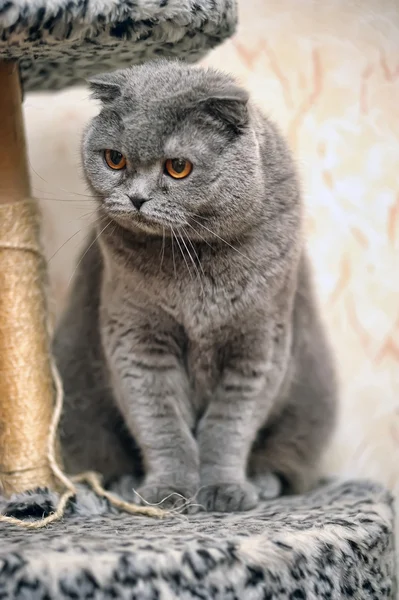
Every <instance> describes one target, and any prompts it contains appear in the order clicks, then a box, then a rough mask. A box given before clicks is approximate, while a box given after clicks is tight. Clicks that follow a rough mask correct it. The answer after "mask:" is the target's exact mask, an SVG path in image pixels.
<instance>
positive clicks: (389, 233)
mask: <svg viewBox="0 0 399 600" xmlns="http://www.w3.org/2000/svg"><path fill="white" fill-rule="evenodd" d="M206 62H207V63H209V64H212V65H216V66H218V67H221V68H223V69H225V70H228V71H230V72H233V73H235V74H236V75H237V76H238V77H239V78H240V79H241V81H242V82H243V83H244V84H246V85H247V86H248V87H249V89H250V90H251V91H252V93H253V94H254V96H255V98H256V99H257V101H258V103H259V104H260V105H261V106H262V107H263V109H264V110H265V112H266V113H268V114H269V115H270V116H271V117H272V118H273V119H274V120H275V121H277V122H278V124H279V125H280V127H281V128H282V130H283V131H284V132H285V133H286V135H287V136H288V138H289V141H290V143H291V145H292V148H293V150H294V152H295V155H296V157H297V161H298V166H299V169H300V171H301V174H302V181H303V189H304V193H305V198H306V207H307V215H306V218H307V237H308V244H309V249H310V253H311V256H312V258H313V263H314V268H315V272H316V280H317V284H318V289H319V297H320V304H321V306H322V310H323V313H324V316H325V321H326V325H327V327H328V329H329V331H330V335H331V339H332V342H333V345H334V348H335V350H336V354H337V360H338V365H339V370H340V378H341V385H342V412H341V423H340V427H339V430H338V433H337V436H336V440H335V443H334V445H333V448H332V450H331V452H330V453H329V455H328V457H327V467H328V470H329V471H334V472H338V473H341V474H343V475H349V474H350V475H359V476H371V477H374V478H377V479H379V480H380V481H382V482H383V483H385V484H386V485H388V486H389V487H390V488H391V489H392V490H394V491H396V493H397V494H398V496H399V253H398V250H399V182H398V163H399V108H398V107H399V6H398V4H397V2H396V0H383V1H381V0H363V1H358V2H354V1H351V0H329V1H328V0H324V1H323V2H319V1H317V0H301V1H300V2H298V0H267V1H266V0H242V1H241V25H240V29H239V32H238V34H237V36H236V37H235V39H233V40H231V41H230V42H228V43H227V44H225V45H224V46H223V47H221V48H219V49H218V50H216V51H214V53H213V54H212V55H211V56H210V57H209V58H208V59H207V61H206ZM95 111H96V107H95V106H94V105H93V104H92V103H91V102H89V100H88V93H87V90H85V89H79V90H73V91H67V92H64V93H62V94H58V95H53V96H52V97H51V98H49V97H47V96H45V95H40V96H30V97H28V98H27V99H26V100H25V112H26V118H27V129H28V141H29V148H30V162H31V165H32V169H34V170H32V180H33V186H34V191H35V194H36V196H38V197H41V198H43V201H42V204H43V208H44V214H45V228H44V242H45V246H46V253H47V255H48V257H49V258H50V268H51V283H52V289H53V297H54V307H55V308H56V309H58V310H59V309H60V307H61V305H62V302H63V299H64V296H65V292H66V290H67V287H68V283H69V280H70V276H71V273H72V271H73V264H74V261H75V258H76V253H77V251H78V249H79V248H80V245H81V243H82V240H84V238H85V236H86V235H87V232H88V230H89V224H90V222H91V221H92V220H93V216H92V215H91V214H90V212H91V211H92V207H91V205H90V203H89V201H88V200H89V199H88V198H87V197H86V196H85V194H87V193H88V192H87V190H86V188H85V186H84V184H83V183H82V180H81V175H80V167H79V138H80V134H81V130H82V128H83V127H84V124H85V123H86V121H87V120H88V118H89V117H90V115H92V114H93V113H95ZM71 236H73V237H71ZM54 253H56V254H55V256H53V255H54Z"/></svg>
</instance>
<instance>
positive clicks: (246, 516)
mask: <svg viewBox="0 0 399 600" xmlns="http://www.w3.org/2000/svg"><path fill="white" fill-rule="evenodd" d="M51 505H52V496H51V494H50V495H49V494H45V493H37V494H33V495H31V496H30V497H26V498H25V499H24V498H20V499H19V500H16V501H14V502H9V503H8V505H7V506H8V512H9V514H14V515H17V516H26V515H28V514H32V513H35V514H36V515H40V516H41V515H42V514H43V513H46V512H48V511H49V510H51ZM0 508H1V504H0ZM5 508H6V507H5V506H4V505H3V510H4V509H5ZM0 536H1V538H0V539H1V545H0V598H2V599H3V600H6V599H7V600H8V599H11V598H16V599H21V600H22V599H26V600H28V599H32V600H39V599H40V600H53V599H54V600H62V599H64V598H65V599H67V598H68V599H74V600H79V599H83V598H85V599H89V598H90V599H95V600H100V599H101V600H102V599H126V600H127V599H130V600H178V599H179V600H342V599H346V598H347V599H351V600H384V599H390V600H395V599H396V582H395V555H394V517H393V510H392V503H391V497H390V495H389V494H388V493H387V492H386V491H385V490H384V489H382V488H381V487H380V486H378V485H374V484H371V483H368V482H360V481H358V482H356V481H350V482H346V483H337V482H336V483H329V484H327V485H325V486H323V487H322V488H320V489H319V490H317V491H315V492H312V493H310V494H308V495H305V496H301V497H299V496H298V497H286V498H283V499H278V500H275V501H272V502H268V503H263V504H262V505H261V506H260V507H259V508H257V509H256V510H254V511H251V512H248V513H241V514H210V513H199V514H197V515H193V516H187V517H186V516H173V517H167V518H164V519H163V520H161V521H158V520H154V519H149V518H148V517H136V516H131V515H125V514H116V513H115V512H114V511H113V510H112V509H111V508H110V507H109V506H108V504H107V502H106V501H100V500H98V498H96V497H95V496H94V495H92V494H91V492H88V491H87V490H84V489H80V491H79V495H78V498H77V500H76V502H72V504H71V506H70V508H69V511H68V516H67V517H65V518H64V520H63V522H62V523H57V524H54V525H52V526H51V527H48V528H47V529H46V530H36V531H26V530H21V529H18V528H16V527H10V526H6V525H2V526H1V527H0Z"/></svg>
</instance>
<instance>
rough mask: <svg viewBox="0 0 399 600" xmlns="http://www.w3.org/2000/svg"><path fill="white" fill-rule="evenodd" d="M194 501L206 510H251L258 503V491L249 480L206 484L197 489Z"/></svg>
mask: <svg viewBox="0 0 399 600" xmlns="http://www.w3.org/2000/svg"><path fill="white" fill-rule="evenodd" d="M195 503H196V504H197V505H199V506H201V507H202V508H203V509H205V510H207V511H216V512H236V511H245V510H251V508H255V506H256V505H257V503H258V492H257V490H256V488H255V487H254V486H253V485H252V484H251V483H249V482H242V483H218V484H213V485H206V486H204V487H202V488H201V489H200V490H199V492H198V495H197V498H196V500H195Z"/></svg>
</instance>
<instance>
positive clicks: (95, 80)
mask: <svg viewBox="0 0 399 600" xmlns="http://www.w3.org/2000/svg"><path fill="white" fill-rule="evenodd" d="M124 83H125V77H124V75H123V74H122V73H121V72H120V71H115V72H114V73H104V74H101V75H95V76H94V77H91V78H90V79H89V80H88V84H89V89H90V90H91V96H92V98H95V99H96V100H101V102H103V103H104V104H107V103H110V102H113V101H114V100H116V98H118V97H119V96H121V95H122V88H123V86H124Z"/></svg>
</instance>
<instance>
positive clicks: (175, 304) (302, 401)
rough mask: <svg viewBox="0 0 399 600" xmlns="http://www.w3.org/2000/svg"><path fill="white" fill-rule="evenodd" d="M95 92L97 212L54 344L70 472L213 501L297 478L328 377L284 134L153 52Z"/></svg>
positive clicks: (202, 77) (318, 434) (327, 415)
mask: <svg viewBox="0 0 399 600" xmlns="http://www.w3.org/2000/svg"><path fill="white" fill-rule="evenodd" d="M91 89H92V91H93V95H94V96H95V97H96V98H97V99H99V100H101V102H102V109H101V112H100V114H99V115H98V116H96V117H95V118H94V119H93V120H92V121H91V123H90V124H89V126H88V128H87V130H86V132H85V135H84V140H83V150H82V155H83V165H84V171H85V175H86V178H87V181H88V183H89V185H90V188H91V189H92V191H93V193H94V195H95V197H96V198H97V200H98V216H99V224H97V231H96V235H95V237H93V238H92V239H91V241H90V244H89V245H88V247H87V249H86V251H85V253H84V255H83V257H82V259H81V262H80V265H79V269H78V272H77V276H76V279H75V284H74V288H73V291H72V293H71V297H70V302H69V306H68V308H67V310H66V312H65V314H64V316H63V319H62V321H61V324H60V326H59V329H58V333H57V336H56V340H55V353H56V358H57V361H58V365H59V368H60V370H61V374H62V377H63V380H64V386H65V410H64V416H63V420H62V428H61V432H62V442H63V447H64V453H65V462H66V466H67V468H68V469H69V470H70V471H72V472H76V471H80V470H82V469H86V468H87V469H95V470H97V471H100V472H101V473H103V474H104V476H105V478H106V479H107V480H108V481H110V480H112V479H113V478H117V477H119V476H122V475H124V474H126V473H130V474H135V476H137V477H141V478H142V481H141V484H140V487H139V490H138V493H139V495H140V499H141V501H143V502H145V501H147V502H150V503H158V502H161V501H162V500H164V499H168V501H169V502H170V501H171V498H173V494H174V493H177V494H181V496H182V497H184V498H189V499H193V498H195V502H197V503H198V504H200V505H202V506H203V507H205V509H207V510H219V511H233V510H247V509H250V508H252V507H254V506H255V505H256V503H257V501H258V499H259V497H261V496H264V497H267V496H274V495H276V494H279V493H280V492H283V491H287V492H302V491H305V490H306V489H308V488H309V486H311V485H312V484H313V483H314V481H315V478H316V477H317V473H318V464H319V459H320V456H321V454H322V451H323V450H324V448H325V446H326V443H327V442H328V440H329V438H330V434H331V432H332V429H333V425H334V421H335V413H336V383H335V374H334V366H333V361H332V359H331V355H330V350H329V347H328V344H327V342H326V339H325V335H324V332H323V328H322V326H321V323H320V321H319V317H318V314H317V310H316V308H315V303H314V298H313V292H312V285H311V277H310V274H309V267H308V261H307V257H306V254H305V251H304V247H303V240H302V232H301V221H302V203H301V194H300V189H299V185H298V181H297V175H296V170H295V167H294V165H293V161H292V159H291V156H290V153H289V151H288V149H287V147H286V144H285V142H284V140H283V139H282V137H281V135H280V134H279V133H278V131H277V130H276V128H275V126H274V125H273V124H272V123H270V122H269V120H268V119H267V118H265V117H264V116H263V115H262V114H261V112H260V111H259V110H258V109H257V108H256V107H255V106H254V105H253V103H252V102H251V101H250V99H249V97H248V94H247V92H246V91H245V90H243V89H242V88H241V87H239V86H238V85H237V83H236V82H235V81H234V80H232V79H231V78H230V77H229V76H227V75H225V74H222V73H220V72H217V71H215V70H212V69H210V70H205V69H202V68H198V67H192V66H186V65H184V64H181V63H178V62H167V61H160V62H154V63H150V64H146V65H144V66H140V67H134V68H132V69H127V70H123V71H119V72H115V73H113V74H108V75H104V76H100V77H97V78H95V79H94V80H92V81H91ZM136 499H137V498H136Z"/></svg>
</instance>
